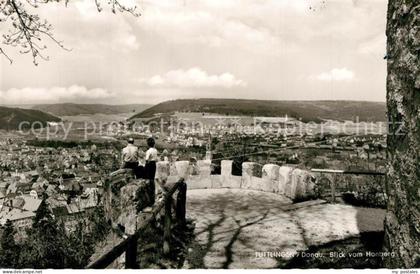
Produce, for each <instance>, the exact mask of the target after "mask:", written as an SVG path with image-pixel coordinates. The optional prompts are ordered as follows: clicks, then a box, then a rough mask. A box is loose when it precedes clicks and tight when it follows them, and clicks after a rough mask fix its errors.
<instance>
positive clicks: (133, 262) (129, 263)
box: [125, 236, 140, 269]
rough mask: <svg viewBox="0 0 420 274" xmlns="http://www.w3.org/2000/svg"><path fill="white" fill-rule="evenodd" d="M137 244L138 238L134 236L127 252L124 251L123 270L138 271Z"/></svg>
mask: <svg viewBox="0 0 420 274" xmlns="http://www.w3.org/2000/svg"><path fill="white" fill-rule="evenodd" d="M137 242H138V237H137V236H134V237H133V238H132V240H131V241H130V242H129V243H128V246H127V250H126V251H125V268H127V269H139V268H140V266H139V264H138V263H137Z"/></svg>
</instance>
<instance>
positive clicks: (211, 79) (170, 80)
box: [140, 67, 247, 88]
mask: <svg viewBox="0 0 420 274" xmlns="http://www.w3.org/2000/svg"><path fill="white" fill-rule="evenodd" d="M140 82H141V83H144V84H146V85H148V86H150V87H168V88H209V87H222V88H232V87H244V86H246V85H247V83H246V82H244V81H243V80H240V79H236V77H235V76H234V75H232V74H231V73H228V72H225V73H223V74H220V75H209V74H208V73H207V72H206V71H204V70H202V69H201V68H198V67H194V68H190V69H188V70H182V69H178V70H171V71H168V72H167V73H165V74H164V75H155V76H153V77H151V78H149V79H141V80H140Z"/></svg>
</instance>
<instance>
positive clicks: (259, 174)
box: [156, 160, 314, 200]
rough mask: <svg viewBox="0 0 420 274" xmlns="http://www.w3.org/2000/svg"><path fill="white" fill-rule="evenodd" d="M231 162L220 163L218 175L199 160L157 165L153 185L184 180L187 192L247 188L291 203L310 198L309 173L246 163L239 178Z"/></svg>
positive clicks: (283, 167)
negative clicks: (284, 197) (233, 171)
mask: <svg viewBox="0 0 420 274" xmlns="http://www.w3.org/2000/svg"><path fill="white" fill-rule="evenodd" d="M232 163H233V161H231V160H223V161H221V174H219V175H212V174H211V161H210V160H199V161H197V162H195V163H190V162H188V161H178V162H174V163H169V162H158V163H157V172H156V183H157V184H158V183H159V182H160V181H169V182H175V181H177V180H179V179H181V178H184V179H185V180H186V183H187V185H188V189H210V188H232V189H249V190H258V191H264V192H270V193H276V194H280V195H285V196H286V197H288V198H290V199H292V200H300V199H305V198H308V197H311V196H312V195H313V188H314V187H313V186H314V179H313V178H314V176H313V174H312V173H311V172H309V171H306V170H302V169H297V168H293V167H288V166H278V165H275V164H266V165H264V166H262V165H260V164H258V163H254V162H245V163H243V164H242V176H235V175H232ZM156 187H157V188H158V187H159V186H156Z"/></svg>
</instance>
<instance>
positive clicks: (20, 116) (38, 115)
mask: <svg viewBox="0 0 420 274" xmlns="http://www.w3.org/2000/svg"><path fill="white" fill-rule="evenodd" d="M0 1H1V0H0ZM59 121H61V119H60V118H58V117H55V116H53V115H50V114H48V113H44V112H42V111H39V110H33V109H21V108H9V107H2V106H0V129H7V130H16V129H19V125H21V123H22V122H26V124H22V125H21V126H22V129H28V128H30V127H33V128H41V127H45V126H46V125H47V122H59Z"/></svg>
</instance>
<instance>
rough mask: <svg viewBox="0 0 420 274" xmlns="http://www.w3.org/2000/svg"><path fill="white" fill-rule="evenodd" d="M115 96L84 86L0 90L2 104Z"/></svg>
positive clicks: (98, 98)
mask: <svg viewBox="0 0 420 274" xmlns="http://www.w3.org/2000/svg"><path fill="white" fill-rule="evenodd" d="M112 97H115V94H114V93H112V92H109V91H108V90H105V89H102V88H94V89H88V88H86V87H84V86H78V85H73V86H70V87H52V88H29V87H27V88H21V89H16V88H12V89H9V90H7V91H1V90H0V102H2V104H5V105H8V104H10V105H11V104H36V103H56V102H75V101H78V102H84V101H97V100H102V99H110V98H112Z"/></svg>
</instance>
